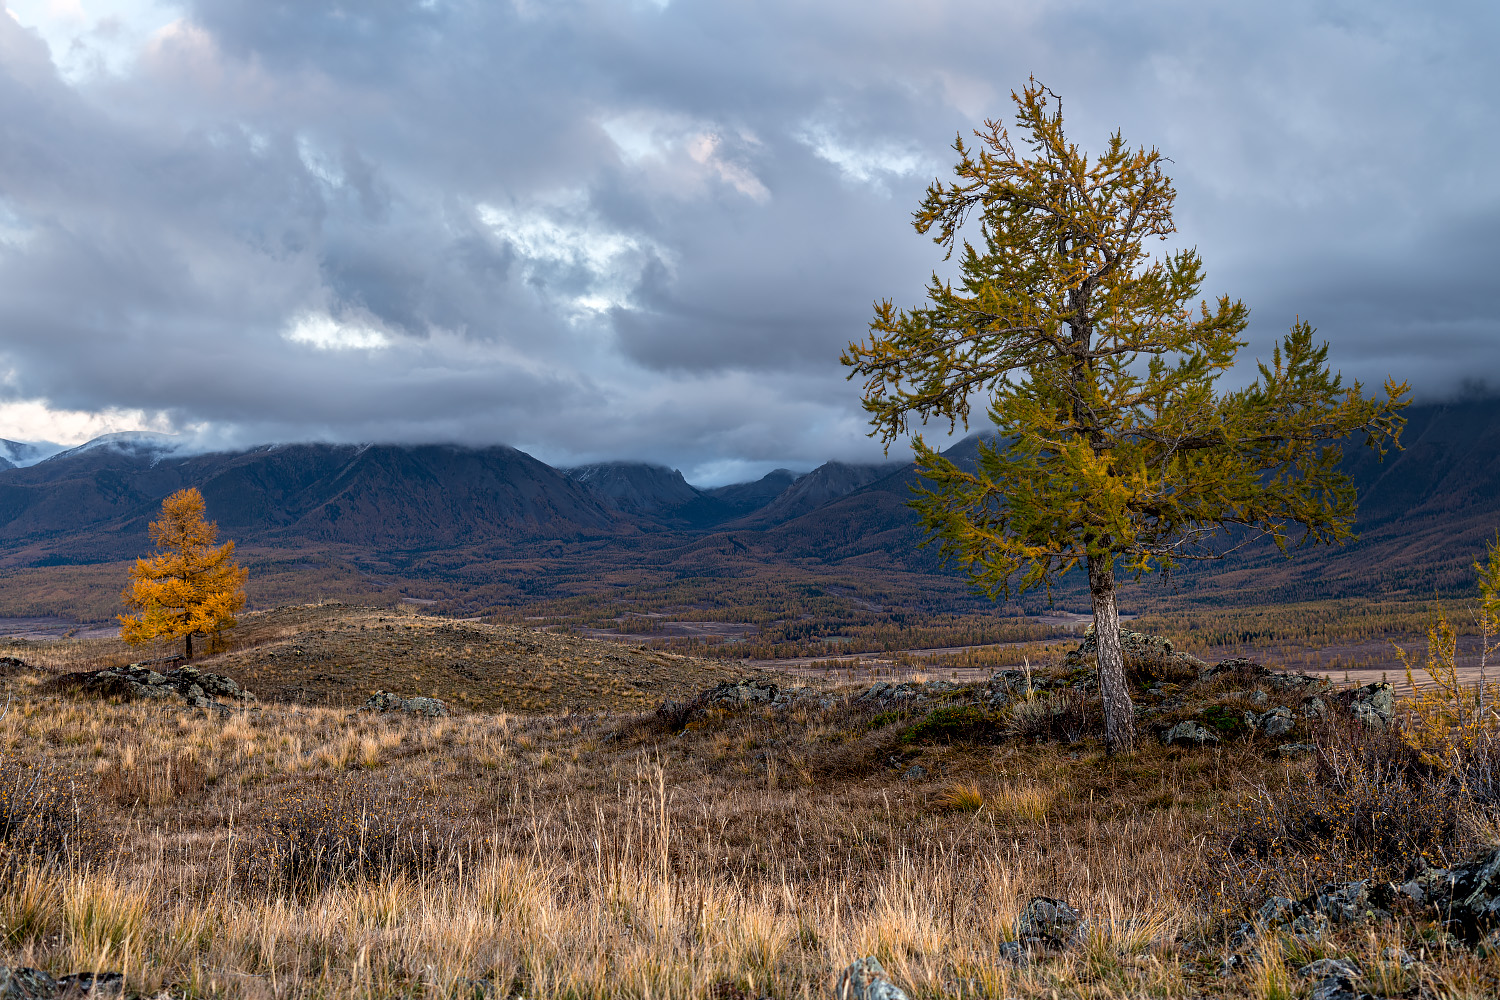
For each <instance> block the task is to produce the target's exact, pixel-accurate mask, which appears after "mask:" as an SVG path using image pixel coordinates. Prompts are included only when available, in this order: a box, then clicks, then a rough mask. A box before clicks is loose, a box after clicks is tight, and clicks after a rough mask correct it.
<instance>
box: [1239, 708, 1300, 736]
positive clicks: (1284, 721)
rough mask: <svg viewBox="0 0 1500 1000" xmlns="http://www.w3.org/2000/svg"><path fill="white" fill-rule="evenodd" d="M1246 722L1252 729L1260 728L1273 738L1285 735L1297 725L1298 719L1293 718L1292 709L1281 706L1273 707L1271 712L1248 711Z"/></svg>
mask: <svg viewBox="0 0 1500 1000" xmlns="http://www.w3.org/2000/svg"><path fill="white" fill-rule="evenodd" d="M1245 724H1246V725H1248V726H1249V727H1250V728H1251V729H1259V730H1260V731H1261V732H1263V733H1265V734H1266V735H1267V736H1269V737H1271V738H1272V739H1275V738H1276V737H1278V736H1285V735H1286V734H1287V733H1289V732H1291V731H1292V730H1293V729H1294V728H1295V727H1296V725H1297V723H1296V721H1295V720H1293V719H1292V710H1291V709H1290V708H1283V707H1280V706H1278V707H1276V708H1273V709H1271V710H1270V711H1269V712H1259V713H1257V712H1246V713H1245Z"/></svg>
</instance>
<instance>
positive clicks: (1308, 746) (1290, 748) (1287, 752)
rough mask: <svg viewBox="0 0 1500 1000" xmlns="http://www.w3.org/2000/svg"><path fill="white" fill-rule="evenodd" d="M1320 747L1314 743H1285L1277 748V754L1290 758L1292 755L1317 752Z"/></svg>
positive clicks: (1302, 755) (1299, 755) (1304, 755)
mask: <svg viewBox="0 0 1500 1000" xmlns="http://www.w3.org/2000/svg"><path fill="white" fill-rule="evenodd" d="M1317 752H1318V748H1317V746H1316V745H1314V744H1312V743H1283V744H1281V746H1279V747H1277V748H1276V755H1277V756H1278V757H1283V758H1286V759H1290V758H1292V757H1306V756H1307V755H1308V754H1310V753H1317Z"/></svg>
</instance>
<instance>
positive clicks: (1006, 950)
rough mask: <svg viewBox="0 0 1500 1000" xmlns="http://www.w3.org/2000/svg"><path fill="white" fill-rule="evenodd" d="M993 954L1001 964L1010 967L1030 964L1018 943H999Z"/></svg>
mask: <svg viewBox="0 0 1500 1000" xmlns="http://www.w3.org/2000/svg"><path fill="white" fill-rule="evenodd" d="M995 953H996V955H998V956H999V958H1000V960H1001V961H1002V962H1009V963H1010V964H1011V965H1028V964H1030V962H1031V959H1030V958H1029V957H1028V956H1027V954H1026V949H1025V948H1022V947H1021V942H1019V941H1001V942H1000V947H999V948H997V949H996V950H995Z"/></svg>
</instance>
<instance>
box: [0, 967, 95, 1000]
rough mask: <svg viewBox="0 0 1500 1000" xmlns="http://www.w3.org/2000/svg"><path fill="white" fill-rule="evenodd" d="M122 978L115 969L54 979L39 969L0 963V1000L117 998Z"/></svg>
mask: <svg viewBox="0 0 1500 1000" xmlns="http://www.w3.org/2000/svg"><path fill="white" fill-rule="evenodd" d="M124 992H125V977H124V976H123V975H122V974H120V973H118V972H75V973H73V974H72V975H70V976H58V977H56V978H53V977H52V976H51V975H49V974H48V973H46V972H43V971H42V970H41V969H31V968H26V967H24V966H14V967H9V968H7V967H5V966H0V1000H68V998H69V997H99V998H105V997H119V996H123V995H124Z"/></svg>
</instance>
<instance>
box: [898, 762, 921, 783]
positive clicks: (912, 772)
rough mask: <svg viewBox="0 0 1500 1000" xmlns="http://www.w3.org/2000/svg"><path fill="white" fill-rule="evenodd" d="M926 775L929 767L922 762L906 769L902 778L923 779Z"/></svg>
mask: <svg viewBox="0 0 1500 1000" xmlns="http://www.w3.org/2000/svg"><path fill="white" fill-rule="evenodd" d="M925 777H927V768H925V767H923V766H922V765H921V764H913V765H912V766H911V767H909V768H907V769H906V773H905V774H903V775H902V776H901V780H902V781H921V780H922V779H923V778H925Z"/></svg>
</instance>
